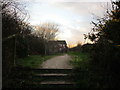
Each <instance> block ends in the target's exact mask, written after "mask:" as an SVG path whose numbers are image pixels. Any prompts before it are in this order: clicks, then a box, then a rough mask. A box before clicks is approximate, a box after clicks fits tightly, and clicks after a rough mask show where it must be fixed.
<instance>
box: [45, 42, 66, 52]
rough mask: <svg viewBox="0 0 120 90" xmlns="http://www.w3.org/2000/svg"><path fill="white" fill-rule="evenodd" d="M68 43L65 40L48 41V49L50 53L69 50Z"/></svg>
mask: <svg viewBox="0 0 120 90" xmlns="http://www.w3.org/2000/svg"><path fill="white" fill-rule="evenodd" d="M67 49H68V47H67V43H66V41H65V40H57V41H54V40H52V41H48V43H47V46H46V50H47V53H48V54H55V53H63V52H67Z"/></svg>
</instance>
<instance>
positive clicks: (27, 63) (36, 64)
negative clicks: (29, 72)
mask: <svg viewBox="0 0 120 90" xmlns="http://www.w3.org/2000/svg"><path fill="white" fill-rule="evenodd" d="M57 55H61V54H55V55H48V56H41V55H30V56H28V57H25V58H21V59H18V60H16V61H17V62H16V63H17V66H20V67H27V68H40V65H41V64H42V62H43V61H45V60H47V59H50V58H52V57H54V56H57Z"/></svg>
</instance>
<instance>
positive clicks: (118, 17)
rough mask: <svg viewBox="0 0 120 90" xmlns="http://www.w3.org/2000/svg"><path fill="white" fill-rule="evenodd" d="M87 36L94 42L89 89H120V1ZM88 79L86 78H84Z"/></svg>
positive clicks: (115, 3) (114, 3)
mask: <svg viewBox="0 0 120 90" xmlns="http://www.w3.org/2000/svg"><path fill="white" fill-rule="evenodd" d="M93 24H94V25H95V27H94V28H93V29H92V32H90V33H89V34H88V35H86V36H87V38H89V39H90V40H91V41H94V42H95V43H94V47H93V48H92V51H91V52H90V55H91V61H90V62H89V66H90V67H89V69H88V70H89V73H90V74H91V75H89V74H88V75H87V78H88V84H87V86H88V87H93V88H100V89H102V88H120V87H119V86H120V82H119V80H120V77H119V76H120V72H119V68H120V55H119V54H120V47H119V46H118V45H119V44H120V42H119V41H120V1H119V0H118V1H116V2H112V10H110V11H108V10H107V15H106V16H105V17H103V18H101V19H98V22H97V23H96V22H93ZM84 78H86V77H84Z"/></svg>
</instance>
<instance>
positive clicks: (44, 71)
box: [32, 68, 73, 74]
mask: <svg viewBox="0 0 120 90" xmlns="http://www.w3.org/2000/svg"><path fill="white" fill-rule="evenodd" d="M32 71H33V72H35V73H41V74H42V73H72V72H73V70H72V69H46V68H42V69H32Z"/></svg>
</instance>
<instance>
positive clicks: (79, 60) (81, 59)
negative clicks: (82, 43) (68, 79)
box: [69, 52, 90, 70]
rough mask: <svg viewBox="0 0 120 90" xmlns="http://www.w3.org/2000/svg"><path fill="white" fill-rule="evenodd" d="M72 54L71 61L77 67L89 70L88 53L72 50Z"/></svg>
mask: <svg viewBox="0 0 120 90" xmlns="http://www.w3.org/2000/svg"><path fill="white" fill-rule="evenodd" d="M69 54H70V55H71V56H72V61H71V63H72V64H73V66H74V67H75V68H79V69H81V70H87V68H88V67H87V65H88V64H87V63H88V62H89V60H90V56H89V54H88V53H81V52H70V53H69Z"/></svg>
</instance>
